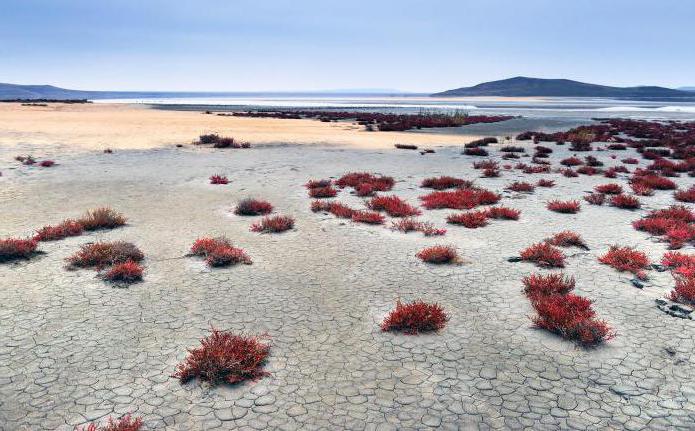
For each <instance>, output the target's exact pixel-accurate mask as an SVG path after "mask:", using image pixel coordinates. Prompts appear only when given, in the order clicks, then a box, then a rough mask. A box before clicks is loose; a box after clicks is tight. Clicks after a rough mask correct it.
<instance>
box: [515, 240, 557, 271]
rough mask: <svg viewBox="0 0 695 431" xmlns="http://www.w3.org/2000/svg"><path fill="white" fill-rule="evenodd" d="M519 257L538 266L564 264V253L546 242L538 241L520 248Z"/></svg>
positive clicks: (550, 266)
mask: <svg viewBox="0 0 695 431" xmlns="http://www.w3.org/2000/svg"><path fill="white" fill-rule="evenodd" d="M521 259H522V260H525V261H528V262H533V263H535V264H536V265H538V266H540V267H548V268H552V267H556V268H562V267H564V266H565V255H564V254H563V253H562V250H560V249H559V248H556V247H553V246H552V245H550V244H548V243H547V242H539V243H537V244H533V245H532V246H530V247H528V248H527V249H525V250H522V251H521Z"/></svg>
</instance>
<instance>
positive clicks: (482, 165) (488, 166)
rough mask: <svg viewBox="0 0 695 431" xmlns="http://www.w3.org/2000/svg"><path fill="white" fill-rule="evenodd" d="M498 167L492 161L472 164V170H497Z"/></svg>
mask: <svg viewBox="0 0 695 431" xmlns="http://www.w3.org/2000/svg"><path fill="white" fill-rule="evenodd" d="M498 166H499V164H498V163H497V162H496V161H494V160H492V159H488V160H480V161H477V162H473V169H497V168H498ZM469 187H470V186H469Z"/></svg>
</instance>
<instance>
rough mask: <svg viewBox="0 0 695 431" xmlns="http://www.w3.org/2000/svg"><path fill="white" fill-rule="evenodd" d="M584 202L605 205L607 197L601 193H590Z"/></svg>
mask: <svg viewBox="0 0 695 431" xmlns="http://www.w3.org/2000/svg"><path fill="white" fill-rule="evenodd" d="M584 200H585V201H587V202H589V203H590V204H591V205H603V203H604V202H605V201H606V195H604V194H601V193H589V194H588V195H586V196H584Z"/></svg>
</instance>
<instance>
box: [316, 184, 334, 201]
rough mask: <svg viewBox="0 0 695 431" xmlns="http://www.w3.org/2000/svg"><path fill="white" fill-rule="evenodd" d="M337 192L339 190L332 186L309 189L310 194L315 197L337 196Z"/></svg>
mask: <svg viewBox="0 0 695 431" xmlns="http://www.w3.org/2000/svg"><path fill="white" fill-rule="evenodd" d="M337 194H338V190H336V189H334V188H333V187H331V186H326V187H312V188H310V189H309V196H310V197H312V198H314V199H322V198H332V197H335V195H337Z"/></svg>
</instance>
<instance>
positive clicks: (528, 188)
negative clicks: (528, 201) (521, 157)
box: [507, 181, 536, 193]
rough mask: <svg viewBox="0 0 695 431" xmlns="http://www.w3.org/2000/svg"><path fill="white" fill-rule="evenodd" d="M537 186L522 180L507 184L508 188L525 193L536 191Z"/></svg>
mask: <svg viewBox="0 0 695 431" xmlns="http://www.w3.org/2000/svg"><path fill="white" fill-rule="evenodd" d="M535 188H536V187H535V186H534V185H533V184H531V183H526V182H520V181H515V182H513V183H511V184H510V185H508V186H507V190H511V191H513V192H525V193H530V192H532V191H534V190H535Z"/></svg>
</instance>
